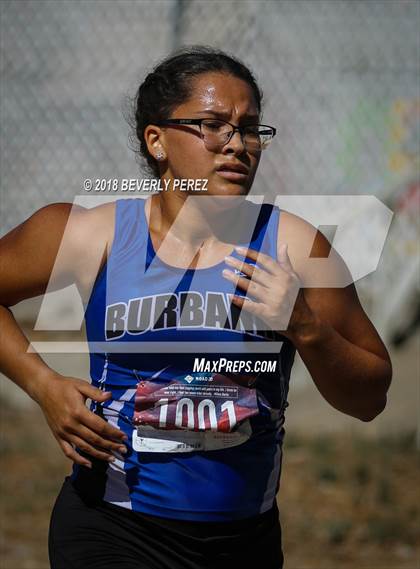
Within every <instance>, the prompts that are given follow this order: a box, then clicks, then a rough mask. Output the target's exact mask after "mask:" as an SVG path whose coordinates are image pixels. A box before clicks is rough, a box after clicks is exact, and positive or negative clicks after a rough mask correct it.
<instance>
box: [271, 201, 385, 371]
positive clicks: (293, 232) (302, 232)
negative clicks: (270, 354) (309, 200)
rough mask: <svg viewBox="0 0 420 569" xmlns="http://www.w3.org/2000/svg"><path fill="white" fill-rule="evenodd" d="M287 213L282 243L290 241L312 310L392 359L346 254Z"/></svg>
mask: <svg viewBox="0 0 420 569" xmlns="http://www.w3.org/2000/svg"><path fill="white" fill-rule="evenodd" d="M284 213H286V215H285V216H284V218H283V226H282V229H281V232H280V231H279V240H278V245H280V244H281V243H283V242H284V241H286V242H287V243H288V251H289V257H290V260H291V263H292V266H293V268H294V270H295V272H296V273H297V274H298V276H299V278H300V280H301V282H302V287H303V288H304V296H305V300H306V302H307V304H308V305H309V307H310V308H311V310H312V311H313V312H315V313H316V314H317V315H318V316H319V318H320V319H321V320H322V321H325V322H328V323H329V324H330V325H331V326H333V328H334V329H335V330H337V332H339V333H340V334H341V335H342V336H343V337H344V338H346V339H347V340H349V341H350V342H352V343H353V344H356V345H357V346H359V347H361V348H364V349H365V350H367V351H369V352H372V353H374V354H376V355H377V356H379V357H381V358H383V359H384V360H386V361H388V362H389V363H391V361H390V358H389V354H388V351H387V349H386V347H385V345H384V344H383V342H382V340H381V338H380V336H379V334H378V332H377V330H376V328H375V327H374V325H373V324H372V322H371V321H370V319H369V318H368V316H367V314H366V313H365V311H364V309H363V307H362V305H361V303H360V301H359V297H358V295H357V291H356V287H355V286H354V283H353V279H352V277H351V273H350V271H349V269H348V267H347V266H346V264H345V262H344V261H343V259H342V257H341V256H340V255H339V254H338V253H337V251H336V250H335V249H334V248H333V247H331V245H330V243H329V241H328V240H327V239H326V238H325V237H324V235H323V234H322V233H321V232H320V231H318V230H317V229H316V228H315V227H314V226H313V225H311V224H310V223H308V222H307V221H305V220H303V219H302V218H300V217H298V216H295V215H293V214H290V213H287V212H282V216H283V214H284ZM312 259H313V260H315V259H317V260H319V261H320V262H319V263H317V262H312ZM316 282H321V283H322V282H324V283H325V282H329V283H336V286H320V287H316V286H314V284H316Z"/></svg>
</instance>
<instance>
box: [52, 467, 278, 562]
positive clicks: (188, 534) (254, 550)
mask: <svg viewBox="0 0 420 569" xmlns="http://www.w3.org/2000/svg"><path fill="white" fill-rule="evenodd" d="M48 549H49V556H50V562H51V568H52V569H88V568H89V569H117V568H118V569H204V568H206V569H213V568H214V569H251V568H252V569H255V568H256V567H264V569H281V568H282V567H283V553H282V548H281V527H280V522H279V511H278V508H277V504H274V506H273V508H272V509H271V510H269V511H268V512H265V513H264V514H260V515H258V516H254V517H252V518H246V519H242V520H236V521H232V522H195V521H194V522H192V521H184V520H175V519H168V518H161V517H158V516H152V515H149V514H143V513H141V512H133V511H132V510H128V509H127V508H123V507H121V506H115V505H114V504H110V503H108V502H105V501H103V500H99V501H98V500H96V501H93V502H92V500H87V499H86V498H84V497H83V496H82V495H81V494H79V493H78V492H77V491H76V489H75V488H74V486H73V484H72V482H71V480H70V477H66V479H65V480H64V484H63V486H62V488H61V491H60V493H59V495H58V497H57V500H56V502H55V505H54V508H53V511H52V515H51V521H50V530H49V539H48Z"/></svg>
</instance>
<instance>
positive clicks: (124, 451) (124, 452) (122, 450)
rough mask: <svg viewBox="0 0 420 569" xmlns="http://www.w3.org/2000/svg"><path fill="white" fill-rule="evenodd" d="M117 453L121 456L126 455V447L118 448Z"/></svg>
mask: <svg viewBox="0 0 420 569" xmlns="http://www.w3.org/2000/svg"><path fill="white" fill-rule="evenodd" d="M119 451H120V452H121V453H122V454H127V448H126V447H119Z"/></svg>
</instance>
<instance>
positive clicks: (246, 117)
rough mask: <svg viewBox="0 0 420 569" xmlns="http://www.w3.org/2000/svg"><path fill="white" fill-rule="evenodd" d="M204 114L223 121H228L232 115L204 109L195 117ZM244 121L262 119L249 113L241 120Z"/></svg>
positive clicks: (197, 112) (196, 113)
mask: <svg viewBox="0 0 420 569" xmlns="http://www.w3.org/2000/svg"><path fill="white" fill-rule="evenodd" d="M202 113H207V114H211V115H214V116H216V117H219V118H221V119H228V118H229V117H230V113H229V112H227V111H216V110H213V109H204V110H203V111H195V112H194V114H195V115H200V114H202ZM244 119H247V120H257V121H258V120H259V119H260V117H259V115H255V114H248V113H247V114H245V115H243V116H242V117H241V119H240V120H244Z"/></svg>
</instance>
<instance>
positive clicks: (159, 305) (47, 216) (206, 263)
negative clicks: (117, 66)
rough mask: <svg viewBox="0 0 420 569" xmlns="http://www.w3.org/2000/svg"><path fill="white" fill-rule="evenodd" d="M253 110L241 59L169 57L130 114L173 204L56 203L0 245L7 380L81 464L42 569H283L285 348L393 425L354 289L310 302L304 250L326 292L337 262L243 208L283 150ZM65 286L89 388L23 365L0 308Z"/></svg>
mask: <svg viewBox="0 0 420 569" xmlns="http://www.w3.org/2000/svg"><path fill="white" fill-rule="evenodd" d="M261 98H262V94H261V91H260V89H259V87H258V85H257V83H256V81H255V78H254V76H253V75H252V73H251V71H250V70H249V69H248V68H247V67H246V66H245V65H243V64H242V63H241V62H240V61H238V60H237V59H236V58H234V57H232V56H229V55H227V54H226V53H224V52H222V51H219V50H215V49H212V48H207V47H203V46H192V47H187V48H183V49H181V50H180V51H178V52H177V53H175V54H173V55H171V56H169V57H168V58H166V59H165V60H164V61H163V62H161V63H160V64H159V65H157V66H156V67H155V69H154V70H153V72H151V73H149V74H148V76H147V77H146V79H145V80H144V82H143V83H142V84H141V85H140V88H139V90H138V94H137V97H136V109H135V120H136V133H137V136H138V140H139V144H140V152H141V154H142V155H143V157H144V158H145V159H146V161H147V164H148V166H149V168H150V169H151V171H152V172H153V174H154V176H155V177H156V178H157V179H158V180H159V181H160V182H161V187H162V188H164V187H165V184H167V186H166V187H167V188H168V189H167V190H162V191H160V192H158V193H156V194H154V195H152V196H150V197H149V198H148V199H146V200H144V199H140V198H135V199H129V198H125V199H119V200H117V201H116V202H113V203H108V204H105V205H104V204H102V205H99V206H97V207H93V208H90V209H83V208H77V209H76V208H73V210H72V206H71V204H65V203H55V204H51V205H48V206H46V207H43V208H42V209H40V210H38V211H37V212H35V213H34V214H33V215H32V216H31V217H30V218H29V219H27V220H26V221H25V222H24V223H22V224H21V225H19V226H18V227H16V228H15V229H13V230H12V231H11V232H10V233H8V234H7V235H6V236H5V237H3V239H2V240H1V242H0V252H1V268H2V275H3V278H2V281H1V284H0V294H1V296H0V301H1V304H2V306H1V307H0V310H1V311H0V315H1V326H2V329H3V340H2V346H1V352H0V356H1V369H2V371H3V372H4V373H5V374H6V375H7V376H8V377H9V378H10V379H11V380H12V381H14V382H15V383H16V384H18V385H19V386H20V387H21V388H22V389H24V390H25V391H26V392H27V393H28V394H29V395H30V396H31V397H32V398H33V399H34V400H35V401H37V403H38V404H39V405H40V407H41V409H42V411H43V413H44V415H45V418H46V420H47V422H48V425H49V426H50V428H51V431H52V433H53V435H54V437H55V438H56V439H57V441H58V444H59V445H60V447H61V449H62V451H63V452H64V454H65V455H66V456H67V457H68V458H69V459H70V460H72V461H73V463H74V465H73V472H72V474H71V476H68V477H66V479H65V481H64V484H63V486H62V489H61V491H60V493H59V495H58V498H57V500H56V503H55V506H54V509H53V513H52V517H51V524H50V534H49V554H50V560H51V566H52V567H53V568H54V569H58V568H60V569H61V568H62V569H64V568H65V569H76V568H77V569H82V568H83V569H85V568H87V567H89V568H90V569H94V568H97V569H111V568H117V567H118V568H119V569H134V568H137V569H141V568H144V569H201V568H204V567H211V568H213V567H214V568H217V569H222V568H225V567H226V568H227V567H229V568H230V569H231V568H232V567H233V568H236V567H238V568H239V567H240V568H241V569H246V568H251V567H252V568H254V567H264V568H265V569H279V568H281V567H282V566H283V553H282V548H281V529H280V524H279V511H278V509H277V505H276V494H277V491H278V489H279V480H280V470H281V458H282V451H281V449H282V441H283V437H284V428H283V423H284V411H285V408H286V407H287V405H288V403H287V393H288V382H289V377H290V371H291V368H292V364H293V359H294V356H295V352H296V350H297V351H298V352H299V354H300V355H301V357H302V359H303V361H304V363H305V364H306V366H307V368H308V370H309V372H310V374H311V376H312V378H313V380H314V382H315V384H316V386H317V388H318V390H319V391H320V393H321V394H322V395H323V397H324V398H325V399H326V400H327V401H328V402H329V403H330V404H331V405H333V406H334V407H335V408H336V409H338V410H340V411H342V412H344V413H347V414H349V415H351V416H353V417H356V418H358V419H360V420H362V421H370V420H372V419H373V418H374V417H375V416H376V415H377V414H379V413H380V412H381V411H382V410H383V409H384V407H385V404H386V392H387V389H388V387H389V384H390V380H391V375H392V368H391V362H390V359H389V355H388V353H387V351H386V349H385V347H384V345H383V343H382V341H381V339H380V338H379V336H378V334H377V332H376V330H375V328H374V326H373V325H372V323H371V322H370V321H369V319H368V317H367V316H366V314H365V313H364V311H363V309H362V307H361V305H360V303H359V300H358V297H357V294H356V291H355V288H354V286H353V285H349V286H345V287H339V286H338V287H335V288H314V287H313V286H312V287H307V288H305V283H309V282H310V281H311V279H312V281H311V282H313V277H314V275H313V273H312V274H311V272H310V270H309V267H310V265H309V264H308V263H307V260H308V257H309V252H310V251H312V253H311V256H312V257H329V264H328V271H329V272H330V273H331V274H330V276H331V277H332V278H336V279H337V281H336V282H339V281H340V279H341V280H342V278H343V276H348V273H347V272H346V271H347V269H346V267H345V265H344V263H343V261H342V260H341V259H340V258H339V256H338V255H337V254H336V253H335V252H334V250H332V249H331V248H330V246H329V243H328V241H327V240H326V239H325V238H324V237H323V236H322V235H321V234H319V233H317V232H316V230H315V228H314V227H313V226H312V225H310V224H308V223H307V222H305V221H304V220H303V219H301V218H299V217H297V216H295V215H292V214H290V213H287V212H286V211H280V210H279V209H278V208H277V207H275V206H272V205H270V204H268V203H264V204H262V206H260V205H256V204H253V203H252V202H250V201H249V200H245V199H244V197H245V196H247V195H248V193H249V192H250V189H251V186H252V183H253V180H254V177H255V174H256V171H257V167H258V164H259V160H260V157H261V152H262V151H263V150H265V149H266V148H267V147H268V146H269V143H270V140H271V139H272V138H273V136H274V135H275V129H274V128H273V127H270V126H267V125H261V124H260V123H261ZM176 180H178V181H179V180H193V181H199V185H200V187H203V185H206V190H205V191H201V193H200V194H199V195H197V194H198V192H196V191H195V190H194V188H193V187H190V188H189V190H188V191H184V188H182V187H181V186H180V185H179V186H178V187H176ZM203 180H207V182H203ZM196 187H197V186H196ZM187 198H188V199H187ZM71 210H72V211H71ZM70 213H71V215H70ZM238 245H239V246H242V247H245V249H243V248H242V249H241V248H239V249H238V248H236V247H237V246H238ZM285 245H287V247H285ZM60 246H61V249H60V254H59V255H58V251H59V247H60ZM63 251H64V253H63ZM58 259H59V260H58ZM56 261H57V262H56ZM53 266H54V271H53ZM340 282H341V281H340ZM347 282H351V280H350V281H347ZM71 283H76V284H77V286H78V289H79V291H80V294H81V297H82V299H83V302H84V305H85V318H86V329H87V337H88V342H89V347H90V358H91V378H92V385H89V384H88V383H87V382H86V381H84V380H82V379H79V378H74V377H64V376H62V375H60V374H58V373H57V372H56V371H54V370H52V369H50V368H49V367H48V366H47V365H46V364H45V363H44V362H43V360H42V359H41V358H40V357H39V356H38V355H37V354H35V353H31V352H27V348H28V341H27V339H26V338H25V336H24V335H23V333H22V331H21V330H20V328H19V327H18V325H17V323H16V321H15V320H14V318H13V315H12V313H11V311H10V310H9V309H8V307H9V306H13V305H14V304H16V303H18V302H19V301H21V300H23V299H25V298H29V297H33V296H36V295H40V294H42V293H43V292H45V290H46V288H47V285H48V286H49V290H52V289H58V288H62V287H64V286H67V285H69V284H71ZM302 289H305V290H302ZM241 362H242V363H241ZM244 362H245V363H246V367H241V366H243V365H245V364H244ZM270 362H271V364H273V365H274V366H275V367H271V368H270V367H267V364H269V363H270ZM222 363H223V365H222ZM87 398H90V399H91V400H92V403H91V405H90V409H88V408H87V407H86V406H85V401H86V399H87Z"/></svg>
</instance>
